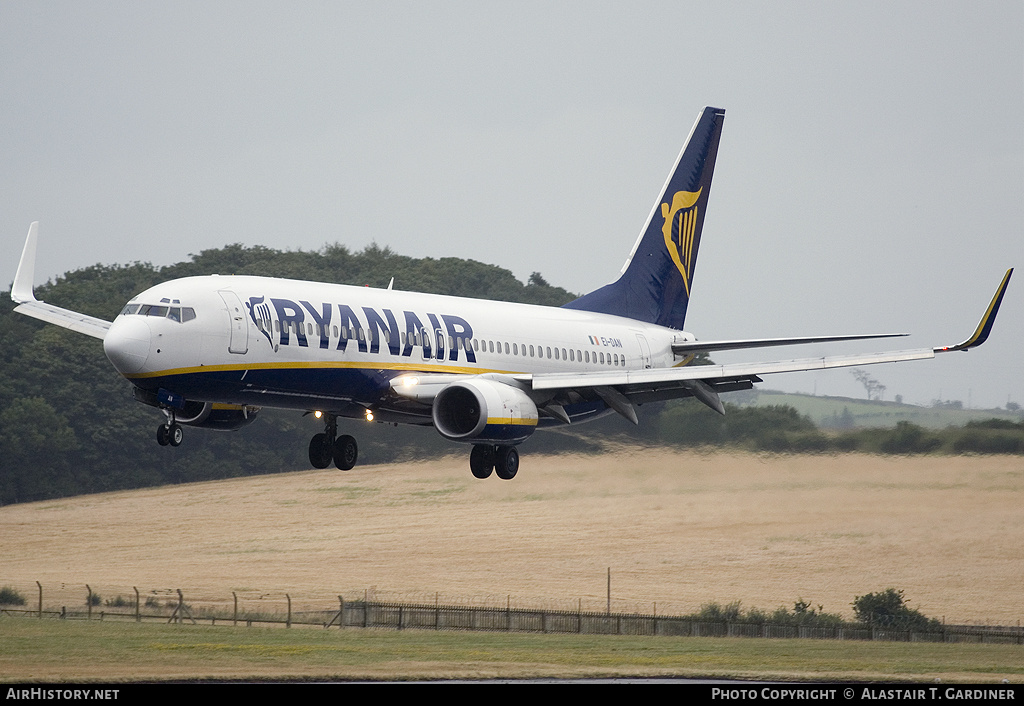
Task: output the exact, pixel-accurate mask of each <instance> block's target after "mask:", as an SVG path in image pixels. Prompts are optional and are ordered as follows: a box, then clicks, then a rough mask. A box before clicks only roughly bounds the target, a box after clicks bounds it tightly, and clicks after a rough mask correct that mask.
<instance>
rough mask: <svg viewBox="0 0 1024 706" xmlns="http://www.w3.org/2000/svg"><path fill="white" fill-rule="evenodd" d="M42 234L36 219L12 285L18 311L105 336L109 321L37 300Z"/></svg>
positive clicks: (29, 232)
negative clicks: (38, 248) (38, 246)
mask: <svg viewBox="0 0 1024 706" xmlns="http://www.w3.org/2000/svg"><path fill="white" fill-rule="evenodd" d="M38 233H39V221H33V223H32V225H30V226H29V227H28V237H27V238H25V249H24V250H22V251H21V262H19V263H18V273H17V274H16V275H15V276H14V286H13V287H11V299H13V300H14V301H15V302H16V303H17V304H18V305H19V306H16V307H14V310H15V311H16V312H18V313H19V314H25V315H27V316H32V317H34V318H36V319H41V320H43V321H45V322H47V323H50V324H56V325H57V326H63V327H64V328H68V329H71V330H72V331H77V332H78V333H84V334H86V335H88V336H92V337H93V338H104V337H106V335H107V329H109V328H110V322H109V321H104V320H103V319H97V318H96V317H94V316H88V315H86V314H79V313H78V312H77V311H71V310H70V309H61V308H60V307H59V306H53V305H52V304H47V303H46V302H41V301H39V300H38V299H36V295H35V294H34V293H33V292H32V287H33V278H34V277H35V269H36V236H37V235H38Z"/></svg>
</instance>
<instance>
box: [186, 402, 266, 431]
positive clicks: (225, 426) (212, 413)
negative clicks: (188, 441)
mask: <svg viewBox="0 0 1024 706" xmlns="http://www.w3.org/2000/svg"><path fill="white" fill-rule="evenodd" d="M259 411H260V408H259V407H250V406H248V405H235V404H214V403H213V402H186V403H185V406H184V407H183V408H182V409H181V410H180V411H179V412H177V413H176V414H175V415H174V421H176V422H178V423H179V424H186V425H188V426H190V427H201V428H203V429H217V430H220V431H234V430H235V429H241V428H242V427H244V426H245V425H246V424H252V422H253V420H254V419H256V415H257V414H259Z"/></svg>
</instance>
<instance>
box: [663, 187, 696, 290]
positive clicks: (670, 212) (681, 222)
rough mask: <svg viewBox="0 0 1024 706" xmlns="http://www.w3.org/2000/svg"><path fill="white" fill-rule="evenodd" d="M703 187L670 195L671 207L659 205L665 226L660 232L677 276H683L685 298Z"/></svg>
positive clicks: (691, 270)
mask: <svg viewBox="0 0 1024 706" xmlns="http://www.w3.org/2000/svg"><path fill="white" fill-rule="evenodd" d="M703 190H704V187H701V188H699V189H697V191H677V192H676V193H675V194H673V195H672V205H671V206H669V205H668V204H667V203H663V204H661V215H662V217H663V218H664V219H665V225H663V226H662V227H661V232H662V233H664V234H665V247H666V248H668V252H669V254H670V255H671V256H672V262H674V263H676V268H677V269H678V270H679V274H681V275H682V276H683V284H684V285H685V286H686V296H690V273H691V272H693V250H694V243H693V240H694V234H695V233H696V231H697V211H698V209H697V207H696V205H695V204H696V203H697V200H698V199H700V193H701V192H702V191H703Z"/></svg>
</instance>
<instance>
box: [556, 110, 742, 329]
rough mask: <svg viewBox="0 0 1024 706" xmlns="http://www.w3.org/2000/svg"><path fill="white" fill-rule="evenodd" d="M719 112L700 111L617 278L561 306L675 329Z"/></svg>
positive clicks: (707, 188)
mask: <svg viewBox="0 0 1024 706" xmlns="http://www.w3.org/2000/svg"><path fill="white" fill-rule="evenodd" d="M724 120H725V111H724V110H721V109H720V108H705V109H704V111H703V112H702V113H701V114H700V117H698V118H697V122H696V123H694V125H693V129H692V130H691V131H690V137H689V138H688V139H687V140H686V144H685V145H684V146H683V151H682V152H680V153H679V157H678V158H677V159H676V163H675V166H674V167H673V168H672V172H671V173H670V174H669V177H668V181H666V182H665V186H664V188H663V189H662V192H661V196H660V198H659V199H658V201H657V203H655V204H654V209H653V210H652V211H651V215H650V216H648V217H647V223H646V225H644V228H643V230H642V231H641V232H640V237H639V238H638V239H637V241H636V244H635V245H634V246H633V252H632V253H630V256H629V259H628V260H627V261H626V265H625V266H624V267H623V268H622V276H621V277H619V279H617V280H616V281H615V282H613V283H611V284H609V285H605V286H604V287H601V288H600V289H598V290H596V291H593V292H591V293H590V294H585V295H583V296H582V297H580V298H579V299H576V300H575V301H572V302H569V303H568V304H566V305H565V307H566V308H567V309H582V310H583V311H594V312H598V313H602V314H614V315H616V316H625V317H627V318H630V319H637V320H638V321H645V322H647V323H652V324H658V325H660V326H669V327H671V328H676V329H681V328H682V327H683V322H684V321H685V320H686V306H687V304H688V303H689V301H690V286H691V284H692V282H693V271H694V267H695V265H696V263H697V249H698V248H699V247H700V234H701V230H702V229H703V227H704V214H705V213H706V212H707V203H708V196H710V194H711V176H712V174H713V173H714V171H715V158H716V157H717V156H718V140H719V138H721V136H722V122H723V121H724Z"/></svg>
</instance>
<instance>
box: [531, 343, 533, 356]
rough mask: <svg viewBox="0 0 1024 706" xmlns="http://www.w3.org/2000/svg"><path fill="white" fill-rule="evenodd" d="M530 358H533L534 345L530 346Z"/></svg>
mask: <svg viewBox="0 0 1024 706" xmlns="http://www.w3.org/2000/svg"><path fill="white" fill-rule="evenodd" d="M530 357H531V358H532V357H533V346H532V345H531V346H530Z"/></svg>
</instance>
